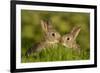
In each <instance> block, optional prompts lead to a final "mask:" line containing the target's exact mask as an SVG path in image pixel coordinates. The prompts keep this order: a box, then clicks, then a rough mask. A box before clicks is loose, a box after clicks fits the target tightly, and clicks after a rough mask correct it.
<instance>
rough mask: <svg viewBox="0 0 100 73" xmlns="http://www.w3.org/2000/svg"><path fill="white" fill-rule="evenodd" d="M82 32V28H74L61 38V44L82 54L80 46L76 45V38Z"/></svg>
mask: <svg viewBox="0 0 100 73" xmlns="http://www.w3.org/2000/svg"><path fill="white" fill-rule="evenodd" d="M79 32H80V27H74V28H73V29H72V31H71V32H70V33H68V34H66V35H64V36H62V38H61V44H62V45H64V46H65V47H68V48H73V49H75V50H77V51H78V52H80V46H79V45H78V44H77V43H76V38H77V36H78V34H79Z"/></svg>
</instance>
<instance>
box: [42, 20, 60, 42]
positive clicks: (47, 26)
mask: <svg viewBox="0 0 100 73" xmlns="http://www.w3.org/2000/svg"><path fill="white" fill-rule="evenodd" d="M41 27H42V30H43V31H44V34H45V35H44V37H45V41H46V42H48V43H58V42H59V39H60V37H61V35H60V34H59V33H58V32H57V31H56V30H55V29H54V28H53V26H52V25H51V23H50V22H49V21H44V20H41Z"/></svg>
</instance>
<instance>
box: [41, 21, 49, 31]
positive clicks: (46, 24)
mask: <svg viewBox="0 0 100 73" xmlns="http://www.w3.org/2000/svg"><path fill="white" fill-rule="evenodd" d="M41 27H42V29H43V31H45V32H47V31H48V21H44V20H41Z"/></svg>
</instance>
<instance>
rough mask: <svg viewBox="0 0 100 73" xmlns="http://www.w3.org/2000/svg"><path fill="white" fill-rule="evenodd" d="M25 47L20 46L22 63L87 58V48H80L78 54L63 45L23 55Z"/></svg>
mask: <svg viewBox="0 0 100 73" xmlns="http://www.w3.org/2000/svg"><path fill="white" fill-rule="evenodd" d="M25 52H26V50H25V48H22V57H21V62H22V63H28V62H48V61H70V60H86V59H89V56H90V54H89V50H85V49H84V48H82V49H81V52H80V54H79V53H78V51H77V50H73V49H72V48H66V47H64V46H61V45H59V46H56V47H53V48H46V49H45V50H42V51H41V52H38V53H33V54H32V55H30V56H29V57H26V56H25Z"/></svg>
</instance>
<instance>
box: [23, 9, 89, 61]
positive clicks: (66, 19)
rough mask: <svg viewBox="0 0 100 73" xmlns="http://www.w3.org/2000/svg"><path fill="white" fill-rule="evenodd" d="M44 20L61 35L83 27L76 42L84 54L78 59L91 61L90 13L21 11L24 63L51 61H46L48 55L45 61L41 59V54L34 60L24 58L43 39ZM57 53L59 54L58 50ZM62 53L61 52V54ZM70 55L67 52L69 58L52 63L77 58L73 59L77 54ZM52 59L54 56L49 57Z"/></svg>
mask: <svg viewBox="0 0 100 73" xmlns="http://www.w3.org/2000/svg"><path fill="white" fill-rule="evenodd" d="M42 19H44V20H50V21H51V22H52V25H53V26H54V28H55V29H56V30H57V31H58V32H59V33H60V34H61V35H64V34H66V33H68V32H70V31H71V30H72V28H73V27H74V26H81V31H80V33H79V36H78V37H77V39H76V41H77V43H78V44H79V45H80V47H81V49H82V54H81V56H78V58H77V56H76V59H89V56H90V14H89V13H79V12H78V13H76V12H53V11H36V10H21V48H22V49H21V53H22V58H21V59H22V62H40V61H51V59H49V60H46V58H48V57H47V55H46V56H45V59H43V58H41V57H40V55H41V53H40V54H38V58H33V57H30V58H26V57H25V56H24V54H25V52H26V50H27V49H28V48H30V47H31V46H32V45H33V44H35V43H37V42H39V41H40V40H41V38H43V32H42V29H41V26H40V21H41V20H42ZM60 48H61V47H60ZM55 51H56V52H57V50H55ZM60 51H61V50H59V52H60ZM63 51H65V50H63ZM57 53H58V52H57ZM66 53H69V54H66ZM70 53H71V52H65V55H67V56H69V58H66V59H56V60H55V58H54V59H53V60H52V61H58V60H70V58H72V59H71V60H74V59H75V58H73V56H75V54H73V55H71V54H70ZM46 54H48V53H46ZM50 54H51V55H54V53H50ZM50 54H48V55H50ZM42 55H44V54H42ZM60 55H62V54H60ZM60 55H58V56H60ZM51 57H52V56H49V58H51ZM56 57H57V56H56Z"/></svg>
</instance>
